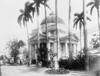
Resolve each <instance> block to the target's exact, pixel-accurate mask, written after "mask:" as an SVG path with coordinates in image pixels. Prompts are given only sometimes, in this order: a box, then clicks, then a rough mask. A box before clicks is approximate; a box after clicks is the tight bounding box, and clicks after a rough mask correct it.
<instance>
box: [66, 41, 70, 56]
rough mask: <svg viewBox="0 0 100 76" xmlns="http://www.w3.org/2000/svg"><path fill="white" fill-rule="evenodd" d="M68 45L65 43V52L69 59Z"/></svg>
mask: <svg viewBox="0 0 100 76" xmlns="http://www.w3.org/2000/svg"><path fill="white" fill-rule="evenodd" d="M68 50H69V49H68V43H67V42H65V52H66V56H67V57H69V51H68Z"/></svg>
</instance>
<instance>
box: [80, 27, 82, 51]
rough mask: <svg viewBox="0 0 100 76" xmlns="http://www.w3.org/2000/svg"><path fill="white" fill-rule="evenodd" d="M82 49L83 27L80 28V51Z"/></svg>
mask: <svg viewBox="0 0 100 76" xmlns="http://www.w3.org/2000/svg"><path fill="white" fill-rule="evenodd" d="M81 50H82V39H81V28H80V51H81Z"/></svg>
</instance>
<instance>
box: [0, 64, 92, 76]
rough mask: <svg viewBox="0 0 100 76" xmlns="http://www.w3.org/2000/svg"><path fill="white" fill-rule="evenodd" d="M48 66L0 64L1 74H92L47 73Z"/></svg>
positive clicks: (76, 74)
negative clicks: (0, 65)
mask: <svg viewBox="0 0 100 76" xmlns="http://www.w3.org/2000/svg"><path fill="white" fill-rule="evenodd" d="M49 69H50V68H39V67H36V66H35V65H32V66H31V67H28V66H27V65H22V66H2V67H1V70H2V76H66V75H67V76H94V75H93V73H91V72H81V71H70V72H69V73H68V74H59V75H58V74H56V75H55V74H54V75H53V74H47V73H45V71H46V70H49Z"/></svg>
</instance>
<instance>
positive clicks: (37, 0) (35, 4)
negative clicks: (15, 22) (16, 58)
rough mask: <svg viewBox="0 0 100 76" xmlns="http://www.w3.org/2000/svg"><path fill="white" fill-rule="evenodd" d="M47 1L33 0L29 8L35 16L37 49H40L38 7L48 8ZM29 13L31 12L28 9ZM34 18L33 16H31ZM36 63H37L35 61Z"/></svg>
mask: <svg viewBox="0 0 100 76" xmlns="http://www.w3.org/2000/svg"><path fill="white" fill-rule="evenodd" d="M46 2H47V0H33V2H32V3H31V4H30V6H31V7H32V8H35V10H36V14H37V27H38V29H37V30H38V48H39V47H40V41H39V28H40V27H39V21H38V16H39V8H40V5H44V6H46V7H48V8H49V6H48V5H47V4H46ZM30 11H33V10H31V9H30ZM33 16H34V15H33ZM37 62H38V61H37Z"/></svg>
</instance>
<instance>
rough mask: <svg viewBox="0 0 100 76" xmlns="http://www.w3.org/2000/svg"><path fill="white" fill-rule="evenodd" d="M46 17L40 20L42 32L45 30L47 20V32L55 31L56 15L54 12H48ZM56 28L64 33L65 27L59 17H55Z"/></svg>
mask: <svg viewBox="0 0 100 76" xmlns="http://www.w3.org/2000/svg"><path fill="white" fill-rule="evenodd" d="M46 19H47V20H46ZM46 19H43V20H42V22H41V31H42V32H43V33H44V32H46V21H47V27H48V29H47V30H48V32H49V33H50V32H51V33H53V32H55V31H56V15H55V14H54V13H50V14H49V16H47V18H46ZM57 29H58V32H62V33H66V29H67V28H66V26H65V22H64V21H63V20H62V19H61V18H60V17H57Z"/></svg>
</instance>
